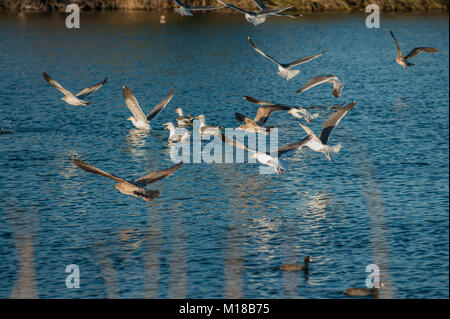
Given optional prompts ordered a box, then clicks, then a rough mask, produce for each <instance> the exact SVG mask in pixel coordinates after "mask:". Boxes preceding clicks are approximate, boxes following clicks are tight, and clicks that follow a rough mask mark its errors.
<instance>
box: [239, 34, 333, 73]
mask: <svg viewBox="0 0 450 319" xmlns="http://www.w3.org/2000/svg"><path fill="white" fill-rule="evenodd" d="M248 42H249V43H250V45H251V46H252V48H253V49H254V50H255V51H256V52H258V53H259V54H261V55H262V56H263V57H265V58H267V59H269V60H270V61H272V62H274V63H275V64H276V65H277V66H278V74H279V75H280V76H281V77H282V78H285V79H286V80H287V81H289V80H290V79H292V78H293V77H294V76H296V75H297V74H298V73H299V72H300V70H291V68H292V67H294V66H297V65H300V64H303V63H306V62H309V61H311V60H312V59H315V58H317V57H319V56H321V55H322V54H324V53H325V52H327V51H326V50H325V51H322V52H320V53H318V54H316V55H312V56H308V57H304V58H301V59H298V60H295V61H293V62H290V63H280V62H278V61H277V60H275V59H274V58H272V57H271V56H269V55H267V54H265V53H264V52H263V51H261V50H260V49H258V48H257V47H256V45H255V44H254V43H253V41H252V39H250V37H248Z"/></svg>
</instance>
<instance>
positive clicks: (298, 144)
mask: <svg viewBox="0 0 450 319" xmlns="http://www.w3.org/2000/svg"><path fill="white" fill-rule="evenodd" d="M310 139H311V136H309V135H308V136H307V137H305V138H304V139H302V140H301V141H299V142H296V143H291V144H288V145H285V146H283V147H281V148H279V149H278V150H277V151H276V154H275V153H271V155H272V156H274V155H278V157H280V156H282V155H284V154H286V153H289V152H291V151H294V150H296V149H298V148H300V147H302V146H303V145H305V144H306V143H307V142H308V141H309V140H310Z"/></svg>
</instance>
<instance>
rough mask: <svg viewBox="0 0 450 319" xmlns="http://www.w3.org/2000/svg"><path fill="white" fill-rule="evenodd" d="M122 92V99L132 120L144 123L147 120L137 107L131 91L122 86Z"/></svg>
mask: <svg viewBox="0 0 450 319" xmlns="http://www.w3.org/2000/svg"><path fill="white" fill-rule="evenodd" d="M122 92H123V97H124V99H125V103H126V105H127V107H128V109H129V110H130V111H131V113H132V114H133V116H134V118H135V119H136V120H138V121H143V122H146V121H147V118H146V116H145V114H144V112H143V111H142V109H141V107H140V105H139V102H138V101H137V99H136V97H135V96H134V94H133V92H132V91H131V89H130V88H129V87H127V86H124V87H123V88H122Z"/></svg>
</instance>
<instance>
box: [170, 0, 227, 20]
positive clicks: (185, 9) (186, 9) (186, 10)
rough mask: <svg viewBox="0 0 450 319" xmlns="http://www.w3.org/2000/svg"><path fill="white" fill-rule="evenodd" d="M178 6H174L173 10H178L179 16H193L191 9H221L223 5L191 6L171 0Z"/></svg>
mask: <svg viewBox="0 0 450 319" xmlns="http://www.w3.org/2000/svg"><path fill="white" fill-rule="evenodd" d="M173 1H175V3H176V4H177V5H179V6H180V8H175V9H174V10H175V11H176V12H178V13H179V14H180V15H181V16H193V14H192V12H191V11H200V10H216V9H223V8H225V7H212V6H199V7H191V6H190V5H188V4H186V3H182V2H181V1H178V0H173Z"/></svg>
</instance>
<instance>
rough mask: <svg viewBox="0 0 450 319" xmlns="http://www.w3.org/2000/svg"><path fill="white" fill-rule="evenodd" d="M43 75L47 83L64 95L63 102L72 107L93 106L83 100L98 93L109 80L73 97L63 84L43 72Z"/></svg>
mask: <svg viewBox="0 0 450 319" xmlns="http://www.w3.org/2000/svg"><path fill="white" fill-rule="evenodd" d="M42 75H43V76H44V79H45V81H47V82H48V83H49V84H50V85H51V86H53V87H54V88H55V89H57V90H58V91H59V92H61V93H62V94H64V97H63V98H61V100H63V101H65V102H66V103H68V104H70V105H84V106H86V105H89V104H91V103H92V102H87V101H84V100H82V99H81V98H85V97H87V96H88V95H89V94H91V93H92V92H95V91H97V90H98V89H99V88H101V87H102V86H103V85H104V84H105V83H106V81H107V80H108V78H105V79H104V80H103V81H102V82H100V83H97V84H95V85H93V86H90V87H87V88H85V89H83V90H81V91H80V92H78V93H77V94H76V95H73V93H72V92H70V91H69V90H66V89H65V88H63V87H62V85H61V84H59V83H58V82H56V81H55V80H54V79H52V78H51V77H50V76H49V75H48V74H47V73H45V72H43V73H42ZM78 97H80V98H78Z"/></svg>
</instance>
